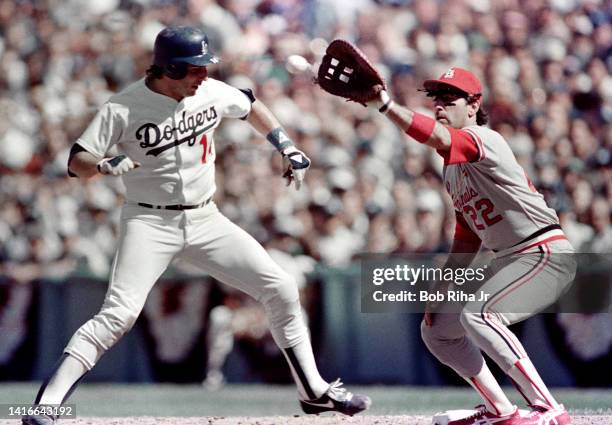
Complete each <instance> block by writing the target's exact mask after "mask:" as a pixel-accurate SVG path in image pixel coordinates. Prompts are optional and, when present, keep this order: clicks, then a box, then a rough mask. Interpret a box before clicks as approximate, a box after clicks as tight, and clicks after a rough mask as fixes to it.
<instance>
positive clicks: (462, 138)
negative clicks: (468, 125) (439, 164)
mask: <svg viewBox="0 0 612 425" xmlns="http://www.w3.org/2000/svg"><path fill="white" fill-rule="evenodd" d="M446 129H447V130H448V132H449V134H450V138H451V145H450V149H449V150H448V152H444V155H442V157H443V158H444V164H445V165H449V164H462V163H466V162H475V161H477V160H478V158H479V157H480V152H479V148H478V145H477V143H476V140H475V139H474V137H473V136H471V135H470V134H469V133H467V132H465V131H463V130H458V129H456V128H452V127H446ZM438 153H439V152H438Z"/></svg>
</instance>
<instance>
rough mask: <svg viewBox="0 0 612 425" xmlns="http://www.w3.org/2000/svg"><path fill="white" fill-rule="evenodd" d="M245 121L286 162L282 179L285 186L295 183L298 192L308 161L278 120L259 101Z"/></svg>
mask: <svg viewBox="0 0 612 425" xmlns="http://www.w3.org/2000/svg"><path fill="white" fill-rule="evenodd" d="M247 121H248V122H249V123H250V124H251V125H252V126H253V128H254V129H255V130H257V131H258V132H259V133H261V134H263V135H265V136H266V139H267V140H268V141H269V142H270V143H271V144H272V145H273V146H274V147H275V148H276V150H278V151H279V152H280V153H281V155H282V156H283V158H284V159H285V161H286V162H287V168H286V171H285V173H284V174H283V177H284V178H286V179H287V186H289V185H290V184H291V182H292V181H295V188H296V189H298V190H299V189H300V187H301V185H302V181H303V180H304V174H305V173H306V170H307V169H308V167H310V159H308V157H307V156H306V154H304V152H302V151H300V150H299V149H298V148H296V147H295V144H294V143H293V141H292V140H291V138H289V136H288V135H287V133H286V132H285V130H284V129H283V127H282V126H281V124H280V122H279V121H278V119H276V117H275V116H274V114H272V112H271V111H270V110H269V109H268V107H267V106H266V105H265V104H264V103H263V102H261V101H259V100H256V101H254V102H253V105H252V107H251V112H250V113H249V116H248V117H247Z"/></svg>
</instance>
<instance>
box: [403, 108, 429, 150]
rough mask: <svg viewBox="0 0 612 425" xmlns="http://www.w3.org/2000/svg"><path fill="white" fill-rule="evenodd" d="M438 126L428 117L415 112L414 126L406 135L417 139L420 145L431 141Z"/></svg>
mask: <svg viewBox="0 0 612 425" xmlns="http://www.w3.org/2000/svg"><path fill="white" fill-rule="evenodd" d="M435 126H436V120H434V119H433V118H429V117H428V116H426V115H423V114H419V113H418V112H413V115H412V124H410V127H409V128H408V130H406V134H408V135H409V136H410V137H412V138H413V139H415V140H416V141H417V142H419V143H425V142H427V141H428V140H429V138H430V137H431V135H432V134H433V130H434V127H435Z"/></svg>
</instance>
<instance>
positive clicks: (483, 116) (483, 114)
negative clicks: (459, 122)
mask: <svg viewBox="0 0 612 425" xmlns="http://www.w3.org/2000/svg"><path fill="white" fill-rule="evenodd" d="M488 122H489V113H488V112H487V111H485V110H484V109H482V106H480V108H479V109H478V112H476V124H478V125H485V124H487V123H488Z"/></svg>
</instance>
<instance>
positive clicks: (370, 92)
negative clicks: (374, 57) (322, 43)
mask: <svg viewBox="0 0 612 425" xmlns="http://www.w3.org/2000/svg"><path fill="white" fill-rule="evenodd" d="M317 82H318V83H319V85H320V86H321V88H322V89H323V90H325V91H326V92H328V93H331V94H333V95H334V96H340V97H344V98H345V99H347V100H352V101H353V102H358V103H361V104H362V105H364V106H365V104H366V103H367V102H370V101H372V100H375V99H376V98H377V97H378V94H379V93H380V91H381V90H386V89H387V86H386V84H385V80H384V79H383V78H382V76H381V75H380V74H379V73H378V71H377V70H376V68H374V66H373V65H372V64H371V63H370V61H369V60H368V58H366V56H365V55H364V54H363V52H362V51H361V50H359V48H357V47H356V46H354V45H352V44H351V43H349V42H348V41H345V40H334V41H332V42H331V43H330V45H329V46H327V50H326V51H325V56H323V60H322V62H321V66H320V67H319V72H318V75H317Z"/></svg>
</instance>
